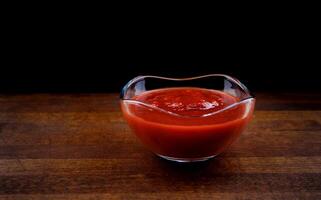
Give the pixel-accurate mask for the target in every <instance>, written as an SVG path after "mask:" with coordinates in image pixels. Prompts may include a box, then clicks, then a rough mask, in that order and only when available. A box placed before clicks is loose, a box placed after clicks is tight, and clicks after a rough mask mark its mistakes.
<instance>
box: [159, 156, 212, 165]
mask: <svg viewBox="0 0 321 200" xmlns="http://www.w3.org/2000/svg"><path fill="white" fill-rule="evenodd" d="M156 155H157V156H159V157H161V158H163V159H165V160H169V161H174V162H180V163H189V162H202V161H207V160H209V159H211V158H214V157H215V156H216V155H213V156H208V157H201V158H175V157H170V156H163V155H160V154H156Z"/></svg>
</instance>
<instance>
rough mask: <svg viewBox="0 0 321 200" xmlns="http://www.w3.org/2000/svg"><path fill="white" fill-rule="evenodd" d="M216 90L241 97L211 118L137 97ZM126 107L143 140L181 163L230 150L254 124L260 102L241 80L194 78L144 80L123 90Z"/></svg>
mask: <svg viewBox="0 0 321 200" xmlns="http://www.w3.org/2000/svg"><path fill="white" fill-rule="evenodd" d="M173 88H174V89H183V90H188V91H189V92H191V93H190V96H191V98H193V95H196V93H195V92H193V91H196V92H197V90H202V91H203V90H204V91H205V90H206V91H213V92H216V93H217V94H222V95H223V94H224V95H226V96H229V98H230V97H231V98H233V99H235V102H233V103H231V104H230V105H228V106H226V107H224V108H222V109H219V110H215V111H213V112H210V113H206V114H195V115H185V114H180V113H175V112H172V111H171V110H166V109H163V108H160V107H157V106H155V104H153V103H151V102H148V101H144V100H141V99H139V98H137V97H139V96H141V95H145V94H148V93H150V92H153V91H160V90H162V89H164V90H165V89H173ZM120 103H121V109H122V112H123V115H124V118H125V119H126V121H127V123H128V124H129V126H130V127H131V129H132V131H133V132H134V133H135V134H136V136H137V137H138V138H139V140H140V141H141V142H142V144H143V145H144V146H146V147H147V148H148V149H149V150H151V151H152V152H154V153H155V154H157V155H158V156H160V157H162V158H165V159H167V160H171V161H177V162H195V161H205V160H208V159H210V158H213V157H215V156H217V155H218V154H220V153H221V152H223V151H224V150H225V149H227V147H229V146H230V145H231V144H232V143H233V142H234V141H235V140H236V139H237V138H238V137H239V136H240V134H241V133H242V131H243V130H244V128H245V127H246V126H247V124H248V123H249V121H250V119H251V117H252V114H253V111H254V105H255V98H254V97H253V96H252V95H251V93H250V92H249V90H248V89H247V88H246V87H245V86H244V85H243V84H242V83H241V82H240V81H239V80H237V79H235V78H232V77H230V76H228V75H224V74H209V75H204V76H198V77H191V78H166V77H159V76H138V77H136V78H134V79H132V80H130V81H129V82H128V83H127V84H126V85H125V86H124V88H123V90H122V92H121V100H120Z"/></svg>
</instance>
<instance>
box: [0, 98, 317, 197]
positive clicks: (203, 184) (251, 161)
mask: <svg viewBox="0 0 321 200" xmlns="http://www.w3.org/2000/svg"><path fill="white" fill-rule="evenodd" d="M320 198H321V94H317V93H316V94H313V93H309V94H296V93H278V94H271V93H259V94H257V106H256V111H255V114H254V118H253V121H252V123H251V124H250V126H249V127H248V128H247V130H246V131H245V132H244V134H243V135H242V136H241V137H240V139H239V140H238V141H237V142H236V143H235V144H233V145H232V146H231V148H230V149H229V150H228V151H227V152H225V153H224V154H222V155H220V156H219V157H217V158H216V159H213V160H211V161H209V162H204V163H199V164H187V165H186V164H177V163H172V162H168V161H165V160H162V159H160V158H158V157H156V156H154V155H153V154H152V153H150V152H149V151H147V150H146V149H144V147H142V145H141V144H140V143H139V141H138V140H137V139H136V138H135V136H134V135H133V134H132V133H131V131H130V129H129V128H128V126H127V124H126V123H125V122H124V120H123V118H122V115H121V113H120V110H119V102H118V95H117V94H29V95H28V94H24V95H0V199H320Z"/></svg>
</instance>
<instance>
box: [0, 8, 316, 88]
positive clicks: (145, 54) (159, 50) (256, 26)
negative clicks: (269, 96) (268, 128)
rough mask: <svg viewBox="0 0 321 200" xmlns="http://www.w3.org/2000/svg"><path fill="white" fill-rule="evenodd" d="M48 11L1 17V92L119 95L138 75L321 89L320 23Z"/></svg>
mask: <svg viewBox="0 0 321 200" xmlns="http://www.w3.org/2000/svg"><path fill="white" fill-rule="evenodd" d="M44 12H45V11H44ZM53 14H54V15H52V16H51V17H43V15H39V14H38V15H34V16H32V13H29V14H28V15H26V16H23V15H19V16H18V17H14V16H13V15H12V16H10V17H8V18H7V19H9V20H7V21H6V20H5V22H6V23H5V24H4V25H3V26H2V30H3V32H2V33H4V35H5V36H4V37H2V44H3V45H2V53H1V73H0V92H2V93H7V92H9V93H20V92H27V93H28V92H119V91H120V89H121V87H122V86H123V85H124V84H125V83H126V82H127V81H129V80H130V79H132V78H133V77H135V76H137V75H160V76H168V77H188V76H197V75H203V74H208V73H224V74H229V75H232V76H235V77H237V78H238V79H240V80H241V81H242V82H243V83H245V85H247V86H248V87H249V89H250V90H252V91H254V92H255V91H308V92H320V88H321V79H320V75H319V74H320V73H319V72H318V71H319V70H318V68H319V67H320V50H319V49H320V45H319V43H318V40H317V35H318V32H317V31H316V30H317V26H315V24H313V23H307V21H302V20H298V19H296V18H293V20H290V19H289V18H287V19H283V20H281V19H278V20H276V21H272V22H270V21H268V20H264V19H259V20H258V21H253V22H252V23H250V24H245V23H244V22H243V21H241V20H240V21H236V22H235V20H234V23H225V25H226V26H225V27H224V28H223V27H222V26H220V25H218V24H217V23H213V21H210V22H211V23H207V22H204V21H196V22H194V23H193V21H191V20H189V18H188V17H185V18H181V19H180V20H178V21H174V22H173V21H172V23H164V21H163V20H160V19H153V20H150V21H146V19H148V17H146V16H145V17H143V19H144V20H145V21H144V23H137V22H141V21H140V20H137V19H131V18H130V17H129V18H128V17H127V18H126V19H125V20H121V19H119V18H117V19H118V21H117V20H113V19H112V20H110V19H106V20H105V19H104V20H102V21H98V20H96V19H97V18H96V19H95V20H92V19H91V20H88V19H87V18H82V17H80V16H78V15H76V16H72V17H67V18H57V16H58V15H57V13H53ZM165 22H166V21H165ZM167 22H168V21H167ZM200 22H204V23H200ZM276 22H278V23H276Z"/></svg>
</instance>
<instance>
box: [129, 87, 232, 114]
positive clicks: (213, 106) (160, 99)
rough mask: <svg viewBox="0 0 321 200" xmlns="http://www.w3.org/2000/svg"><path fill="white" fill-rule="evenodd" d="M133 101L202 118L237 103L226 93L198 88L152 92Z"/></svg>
mask: <svg viewBox="0 0 321 200" xmlns="http://www.w3.org/2000/svg"><path fill="white" fill-rule="evenodd" d="M134 99H135V100H138V101H142V102H144V103H147V104H150V105H152V106H155V107H158V108H161V109H163V110H165V111H169V112H172V113H175V114H178V115H184V116H202V115H204V114H209V113H213V112H215V111H218V110H221V109H223V108H225V107H227V106H229V105H232V104H234V103H236V102H237V99H236V98H235V97H233V96H231V95H228V94H226V93H223V92H220V91H217V90H207V89H200V88H170V89H159V90H152V91H149V92H145V93H143V94H141V95H139V96H136V97H135V98H134Z"/></svg>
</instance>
